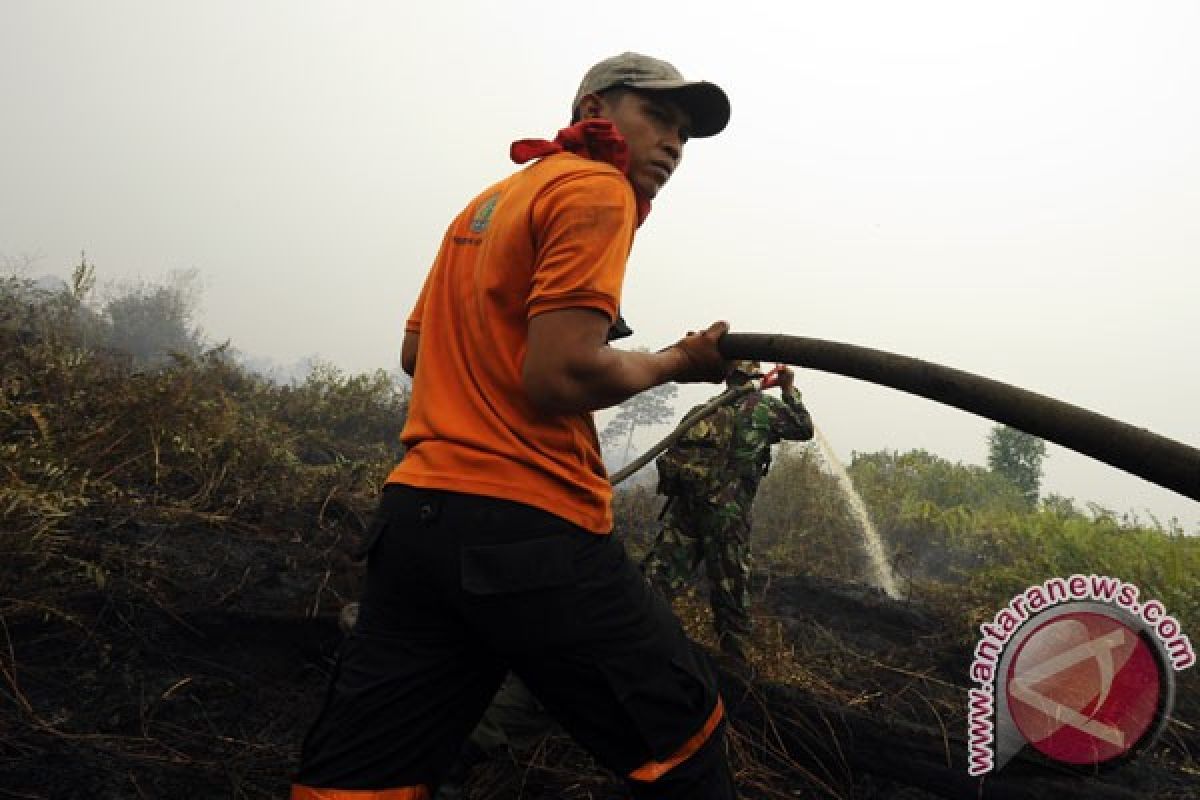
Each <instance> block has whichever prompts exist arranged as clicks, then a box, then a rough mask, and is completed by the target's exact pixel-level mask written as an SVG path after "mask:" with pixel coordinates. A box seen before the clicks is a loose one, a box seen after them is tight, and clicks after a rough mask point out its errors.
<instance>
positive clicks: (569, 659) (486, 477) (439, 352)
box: [292, 53, 735, 800]
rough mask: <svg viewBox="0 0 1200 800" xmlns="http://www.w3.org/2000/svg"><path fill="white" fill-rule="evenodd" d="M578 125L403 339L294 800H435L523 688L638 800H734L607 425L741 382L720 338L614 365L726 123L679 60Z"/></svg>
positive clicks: (487, 202)
mask: <svg viewBox="0 0 1200 800" xmlns="http://www.w3.org/2000/svg"><path fill="white" fill-rule="evenodd" d="M572 114H573V119H572V122H573V124H572V126H571V127H568V128H565V129H563V130H562V131H560V132H559V135H558V136H557V137H556V138H555V139H554V140H553V141H543V140H523V141H520V142H516V143H514V145H513V147H512V156H513V159H514V160H515V161H517V162H518V163H523V162H525V161H529V160H533V159H537V160H536V162H535V163H533V164H531V165H530V166H528V167H526V168H525V169H523V170H521V171H519V172H517V173H515V174H513V175H511V176H509V177H508V178H506V179H504V180H502V181H500V182H499V183H497V184H494V185H493V186H490V187H488V188H487V189H485V190H484V191H483V192H482V193H480V194H479V195H478V196H477V197H476V198H475V199H474V200H473V201H471V203H470V204H468V205H467V207H466V208H465V209H464V210H463V211H462V212H461V213H460V214H459V215H458V217H457V218H456V219H455V220H454V222H453V223H451V225H450V227H449V229H448V230H447V231H446V234H445V236H444V238H443V240H442V246H441V249H440V250H439V252H438V255H437V258H436V259H435V261H434V264H433V266H432V268H431V269H430V272H429V275H428V277H427V278H426V281H425V285H424V287H423V288H422V290H421V294H420V297H419V298H418V300H417V303H416V305H415V307H414V309H413V311H412V313H411V314H410V316H409V319H408V323H407V326H406V328H405V337H404V345H403V357H402V361H403V366H404V369H405V371H406V372H408V373H409V374H410V375H413V395H412V401H411V404H410V407H409V415H408V420H407V423H406V425H405V428H404V431H403V433H402V434H401V439H402V441H403V442H404V444H405V446H406V448H407V450H406V453H405V457H404V459H403V461H401V463H400V464H399V465H398V466H397V467H396V468H395V469H394V470H393V471H392V473H391V475H390V476H389V478H388V485H387V487H386V488H385V490H384V493H383V498H382V500H381V503H380V509H379V513H378V514H377V517H376V521H375V523H374V524H373V526H372V532H371V533H372V539H373V540H372V542H371V544H370V545H369V556H368V562H367V583H366V588H365V591H364V594H363V597H362V602H361V605H360V608H359V617H358V622H357V624H356V626H355V628H354V630H353V631H352V633H351V634H350V636H349V637H348V638H347V640H346V642H345V644H344V646H343V650H342V653H341V655H340V657H339V663H338V668H337V671H336V672H335V674H334V677H333V681H332V684H331V686H330V690H329V694H328V697H327V698H326V703H325V707H324V709H323V710H322V712H321V715H320V716H319V717H318V719H317V721H316V723H315V724H314V725H313V727H312V729H311V730H310V731H309V734H308V736H307V738H306V740H305V745H304V752H303V756H302V763H301V767H300V770H299V774H298V775H297V778H296V783H295V784H294V785H293V788H292V798H293V800H316V799H317V798H327V799H333V798H336V799H338V800H342V799H343V798H344V799H345V800H349V798H355V800H375V799H378V800H417V799H424V798H427V797H429V794H430V793H431V791H432V789H433V787H435V786H436V785H437V783H438V781H439V780H440V779H441V776H442V775H443V774H444V772H445V770H446V768H447V767H448V766H449V765H450V763H451V762H452V761H453V760H454V758H455V756H456V755H457V753H458V751H459V747H460V745H461V744H462V742H463V740H464V739H465V738H466V737H467V735H468V734H469V733H470V731H471V729H472V727H473V726H474V725H475V723H476V721H477V720H478V719H479V717H480V716H481V714H482V713H483V710H484V709H485V707H486V706H487V704H488V702H489V701H490V700H491V698H492V696H493V695H494V694H495V692H496V689H497V688H498V687H499V685H500V683H501V681H502V680H503V678H504V676H505V674H506V673H507V672H508V671H509V670H511V671H512V672H514V673H516V674H517V675H518V676H519V677H520V678H521V679H522V680H523V681H524V682H525V683H526V684H527V685H528V686H529V688H530V689H531V691H532V692H533V693H534V694H535V695H536V696H537V698H538V699H539V700H540V701H541V702H542V703H543V704H544V706H545V707H546V709H547V710H548V711H549V712H550V714H551V715H552V716H554V717H555V719H557V720H558V721H559V722H560V723H561V724H562V726H563V727H564V728H565V729H566V730H567V731H568V732H569V733H570V734H571V735H572V736H573V737H574V738H575V739H576V741H578V742H579V743H580V744H582V745H583V746H584V747H586V748H588V749H589V750H590V751H591V752H592V753H593V754H594V755H595V756H596V758H597V760H599V761H600V762H601V763H602V764H604V765H605V766H607V767H608V768H610V769H612V770H613V771H614V772H616V773H618V774H620V775H623V776H625V777H626V779H627V781H628V784H629V786H630V789H631V791H632V793H633V796H634V797H636V798H690V800H706V799H707V798H712V800H726V799H727V798H732V797H734V796H735V794H734V789H733V781H732V777H731V774H730V770H729V766H728V763H727V761H726V758H725V752H724V745H723V713H724V712H723V706H722V704H721V699H720V697H719V696H718V694H717V691H716V686H715V679H714V675H713V673H712V669H711V666H710V665H709V663H708V661H707V659H706V658H705V656H704V654H703V653H702V652H699V651H698V650H697V649H696V648H695V647H694V646H693V645H692V643H691V642H690V641H689V640H688V639H687V637H686V636H685V635H684V633H683V631H682V629H681V628H680V626H679V623H678V621H677V620H676V619H675V618H674V617H673V616H672V614H671V612H670V609H669V608H668V607H667V605H666V604H665V602H664V601H663V600H662V599H661V598H660V597H659V596H658V595H657V593H655V592H654V591H653V590H652V589H651V588H650V587H649V586H648V584H647V583H646V582H645V580H644V579H643V578H642V576H641V573H640V571H639V570H638V569H637V567H636V566H635V565H634V564H632V563H631V562H630V561H629V559H628V558H627V557H626V554H625V552H624V549H623V548H622V547H621V545H620V543H618V542H616V541H614V540H613V539H612V537H611V536H609V535H608V534H609V532H610V530H611V528H612V511H611V507H610V505H611V498H612V489H611V486H610V485H609V482H608V478H607V475H606V473H605V470H604V466H603V463H602V461H601V457H600V447H599V443H598V441H597V437H596V430H595V426H594V424H593V421H592V414H591V412H592V411H594V410H597V409H601V408H606V407H608V406H612V405H616V404H618V403H620V402H622V401H624V400H625V399H627V398H628V397H630V396H632V395H634V394H636V393H638V392H641V391H644V390H646V389H649V388H651V387H654V386H658V385H660V384H663V383H667V382H670V381H677V382H695V381H707V382H712V383H717V382H720V381H721V380H723V379H724V377H725V375H726V373H727V372H728V370H729V368H730V364H729V362H727V361H726V360H725V359H723V358H722V357H721V355H720V353H719V352H718V349H717V340H718V339H719V338H720V336H721V335H722V334H723V333H724V332H725V331H726V330H728V325H727V324H726V323H724V322H718V323H714V324H712V325H710V326H709V327H708V328H707V329H706V330H704V331H702V332H699V333H689V334H688V335H687V336H685V337H683V338H682V339H680V340H679V341H678V342H676V343H675V344H674V345H672V346H670V347H667V348H664V349H663V350H660V351H659V352H657V353H644V352H635V351H624V350H618V349H615V348H613V347H610V346H609V344H608V341H609V332H610V329H611V328H612V326H613V325H614V323H615V322H616V321H617V319H618V306H619V304H620V299H621V285H622V282H623V280H624V274H625V263H626V259H627V258H628V255H629V251H630V247H631V246H632V243H633V237H634V232H635V230H636V229H637V227H638V226H639V225H640V224H641V222H642V221H643V220H644V219H645V217H646V214H648V213H649V210H650V203H651V201H652V200H653V199H654V197H655V196H656V194H657V193H658V190H659V189H660V188H661V187H662V186H663V184H665V183H666V182H667V180H668V179H669V178H670V176H671V174H672V173H673V172H674V170H675V168H676V167H677V166H678V165H679V162H680V159H681V158H682V156H683V148H684V144H685V143H686V142H687V140H688V138H689V137H697V138H699V137H706V136H712V135H715V134H717V133H719V132H720V131H721V130H722V129H723V128H724V127H725V125H726V123H727V122H728V119H729V101H728V99H727V98H726V96H725V93H724V92H723V91H722V90H721V89H720V88H719V87H717V86H716V85H714V84H712V83H708V82H705V81H685V80H684V79H683V77H682V76H681V75H680V74H679V72H678V70H676V69H675V68H674V67H672V66H671V65H670V64H667V63H666V62H664V61H659V60H657V59H653V58H649V57H647V56H643V55H639V54H636V53H624V54H622V55H619V56H616V57H614V58H611V59H607V60H605V61H602V62H600V63H599V64H597V65H595V66H594V67H593V68H592V69H591V70H589V71H588V73H587V75H585V76H584V79H583V81H582V83H581V85H580V87H579V91H578V93H577V94H576V97H575V101H574V103H573V106H572Z"/></svg>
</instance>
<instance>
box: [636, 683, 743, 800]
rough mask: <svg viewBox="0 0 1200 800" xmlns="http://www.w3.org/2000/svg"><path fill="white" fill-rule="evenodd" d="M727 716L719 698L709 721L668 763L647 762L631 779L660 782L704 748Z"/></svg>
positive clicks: (709, 716)
mask: <svg viewBox="0 0 1200 800" xmlns="http://www.w3.org/2000/svg"><path fill="white" fill-rule="evenodd" d="M724 716H725V704H724V703H722V702H721V698H720V697H717V704H716V706H714V707H713V710H712V713H711V714H709V715H708V720H707V721H706V722H705V723H704V727H703V728H701V729H700V730H699V731H697V732H696V734H695V735H694V736H693V737H692V738H690V739H688V740H687V741H686V742H684V743H683V747H681V748H679V749H678V750H676V751H675V753H674V755H672V756H671V757H670V758H668V759H667V760H666V761H647V762H646V763H645V764H642V765H641V766H640V767H638V768H637V769H635V770H634V771H633V772H631V773H629V777H631V778H633V779H634V780H635V781H642V782H644V783H651V782H653V781H656V780H658V779H659V778H661V777H662V776H663V775H666V774H667V773H668V772H670V771H671V770H672V769H674V768H675V767H677V766H679V765H680V764H682V763H683V762H684V761H687V759H688V757H689V756H691V755H692V754H693V753H695V752H696V751H697V750H699V749H700V748H701V747H703V746H704V743H705V742H707V741H708V737H710V736H712V733H713V731H715V730H716V729H717V723H719V722H720V721H721V718H722V717H724Z"/></svg>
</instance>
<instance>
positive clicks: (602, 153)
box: [508, 119, 650, 228]
mask: <svg viewBox="0 0 1200 800" xmlns="http://www.w3.org/2000/svg"><path fill="white" fill-rule="evenodd" d="M508 153H509V157H510V158H512V160H513V161H515V162H516V163H518V164H524V163H525V162H526V161H532V160H533V159H535V158H543V157H545V156H552V155H554V154H555V153H575V154H576V155H580V156H584V157H585V158H590V159H592V160H593V161H603V162H604V163H606V164H612V165H613V166H614V167H616V168H617V169H619V170H621V172H627V170H628V169H629V145H628V144H626V142H625V137H624V136H622V135H621V133H620V131H618V130H617V128H616V126H615V125H613V124H612V122H611V121H609V120H607V119H585V120H584V121H583V122H577V123H576V124H574V125H572V126H571V127H569V128H563V129H562V130H561V131H559V132H558V136H555V137H554V141H548V140H546V139H520V140H518V141H515V142H513V143H512V147H510V148H509V151H508ZM633 196H634V197H635V198H637V215H638V227H639V228H640V227H641V226H642V223H643V222H645V221H646V216H647V215H649V213H650V198H649V197H646V196H644V195H643V194H642V193H641V192H639V191H638V189H637V187H636V186H634V187H633Z"/></svg>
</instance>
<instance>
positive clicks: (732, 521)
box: [643, 497, 751, 640]
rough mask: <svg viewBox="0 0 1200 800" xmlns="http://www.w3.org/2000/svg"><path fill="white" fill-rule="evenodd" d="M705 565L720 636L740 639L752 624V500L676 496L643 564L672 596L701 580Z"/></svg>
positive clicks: (711, 602) (649, 576)
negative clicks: (699, 575) (720, 500)
mask: <svg viewBox="0 0 1200 800" xmlns="http://www.w3.org/2000/svg"><path fill="white" fill-rule="evenodd" d="M701 564H703V565H704V571H705V573H706V574H707V575H708V587H709V588H708V598H709V603H710V604H711V605H712V611H713V625H714V627H715V628H716V632H717V637H718V638H724V637H725V636H730V637H732V638H734V639H738V640H740V639H741V638H742V637H743V636H744V635H745V634H747V633H749V632H750V629H751V620H750V611H749V606H750V510H749V504H748V503H744V502H738V501H732V502H726V503H711V502H708V501H705V500H695V499H693V498H690V497H675V498H672V500H671V505H670V506H669V507H668V509H667V512H666V515H665V516H664V518H663V527H662V530H661V531H660V532H659V535H658V538H657V539H655V541H654V545H653V546H652V547H651V548H650V552H649V553H648V554H647V556H646V560H645V562H644V563H643V570H644V571H645V573H646V577H647V578H648V579H649V580H650V582H651V583H652V584H654V585H655V586H657V587H658V588H659V589H661V590H662V591H663V592H664V593H666V594H667V595H668V597H669V596H671V595H673V594H675V593H676V592H678V591H679V590H680V589H682V588H683V587H684V586H685V585H686V584H688V583H690V582H692V581H693V580H694V579H695V576H696V572H697V571H698V569H699V567H700V565H701Z"/></svg>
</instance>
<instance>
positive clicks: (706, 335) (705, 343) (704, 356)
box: [667, 321, 733, 383]
mask: <svg viewBox="0 0 1200 800" xmlns="http://www.w3.org/2000/svg"><path fill="white" fill-rule="evenodd" d="M728 332H729V323H728V322H725V321H719V322H714V323H713V324H712V325H709V326H708V327H707V328H705V329H704V330H702V331H699V332H696V331H688V335H687V336H685V337H683V338H682V339H680V340H679V341H678V342H676V343H675V344H673V345H671V347H669V348H667V349H668V350H669V349H671V348H676V349H678V350H679V351H680V352H681V353H682V354H683V358H681V359H680V362H681V366H680V369H679V372H678V374H676V375H675V376H674V380H675V382H676V383H720V382H721V381H723V380H725V378H726V377H728V376H729V372H730V370H731V369H732V368H733V362H732V361H730V360H727V359H726V358H725V357H724V356H722V355H721V352H720V351H719V350H718V349H717V342H718V341H719V340H720V338H721V337H722V336H724V335H725V334H726V333H728Z"/></svg>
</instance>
